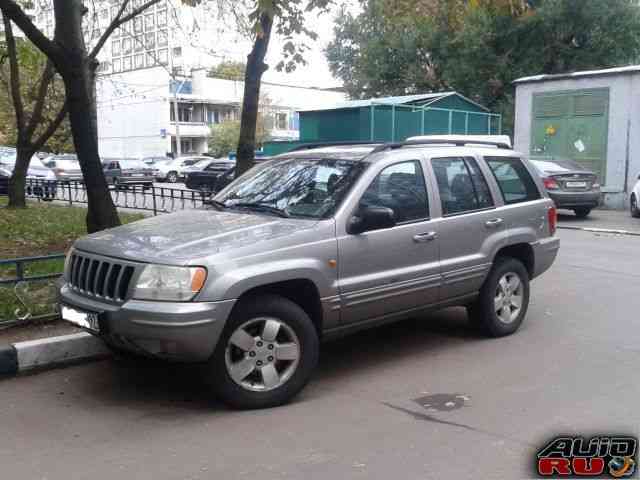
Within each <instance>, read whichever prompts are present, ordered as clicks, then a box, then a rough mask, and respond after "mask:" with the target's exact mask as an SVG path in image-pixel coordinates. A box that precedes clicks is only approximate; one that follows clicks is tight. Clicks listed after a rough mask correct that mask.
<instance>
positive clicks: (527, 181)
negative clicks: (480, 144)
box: [485, 157, 540, 204]
mask: <svg viewBox="0 0 640 480" xmlns="http://www.w3.org/2000/svg"><path fill="white" fill-rule="evenodd" d="M485 160H486V162H487V163H488V164H489V167H491V171H492V172H493V175H494V176H495V178H496V181H497V182H498V186H499V187H500V191H501V192H502V196H503V198H504V202H505V203H506V204H513V203H521V202H528V201H531V200H538V199H539V198H540V192H539V191H538V187H537V186H536V183H535V182H534V181H533V178H532V177H531V174H530V173H529V171H528V170H527V168H526V167H525V166H524V164H523V163H522V161H521V160H520V159H519V158H511V157H485Z"/></svg>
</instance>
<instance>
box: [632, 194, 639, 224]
mask: <svg viewBox="0 0 640 480" xmlns="http://www.w3.org/2000/svg"><path fill="white" fill-rule="evenodd" d="M630 204H631V216H632V217H633V218H640V208H638V199H637V198H636V194H635V193H632V194H631V200H630Z"/></svg>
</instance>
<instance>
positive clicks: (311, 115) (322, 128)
mask: <svg viewBox="0 0 640 480" xmlns="http://www.w3.org/2000/svg"><path fill="white" fill-rule="evenodd" d="M501 130H502V118H501V116H500V115H498V114H494V113H491V112H490V111H489V110H488V109H487V108H485V107H483V106H482V105H479V104H477V103H475V102H473V101H472V100H469V99H468V98H466V97H464V96H463V95H460V94H459V93H457V92H440V93H426V94H422V95H405V96H400V97H383V98H374V99H369V100H351V101H347V102H343V103H340V104H337V105H332V106H329V107H326V108H323V109H315V110H304V111H301V112H300V141H299V142H270V143H268V144H266V145H265V148H264V151H265V154H267V155H274V154H277V153H281V152H284V151H287V150H289V149H291V148H293V147H294V146H296V145H299V144H301V143H314V142H343V141H344V142H349V141H358V142H366V141H375V142H397V141H403V140H406V139H407V138H408V137H411V136H416V135H437V134H475V135H488V134H493V135H497V134H500V133H501Z"/></svg>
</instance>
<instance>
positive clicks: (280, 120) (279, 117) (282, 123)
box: [276, 112, 289, 130]
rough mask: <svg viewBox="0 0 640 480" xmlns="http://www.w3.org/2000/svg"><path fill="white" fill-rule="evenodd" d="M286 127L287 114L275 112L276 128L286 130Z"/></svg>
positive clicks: (287, 123)
mask: <svg viewBox="0 0 640 480" xmlns="http://www.w3.org/2000/svg"><path fill="white" fill-rule="evenodd" d="M288 127H289V122H288V120H287V114H286V113H283V112H278V113H276V130H287V129H288Z"/></svg>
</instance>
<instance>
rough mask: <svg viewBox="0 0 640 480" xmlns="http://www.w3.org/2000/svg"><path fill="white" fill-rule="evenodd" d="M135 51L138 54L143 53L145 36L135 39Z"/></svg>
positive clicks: (138, 36) (137, 36)
mask: <svg viewBox="0 0 640 480" xmlns="http://www.w3.org/2000/svg"><path fill="white" fill-rule="evenodd" d="M133 49H134V50H135V51H136V52H142V51H143V50H144V36H143V35H142V34H140V35H136V36H135V37H133Z"/></svg>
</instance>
